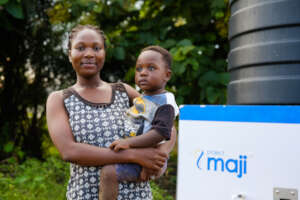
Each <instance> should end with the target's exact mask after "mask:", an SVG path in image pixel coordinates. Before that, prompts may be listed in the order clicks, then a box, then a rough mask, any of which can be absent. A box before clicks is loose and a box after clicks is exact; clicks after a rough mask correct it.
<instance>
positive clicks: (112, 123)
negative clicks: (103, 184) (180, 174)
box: [63, 83, 152, 200]
mask: <svg viewBox="0 0 300 200" xmlns="http://www.w3.org/2000/svg"><path fill="white" fill-rule="evenodd" d="M111 87H112V98H111V101H110V103H92V102H89V101H87V100H85V99H84V98H82V97H81V96H80V95H79V94H78V93H77V92H76V91H75V90H74V89H72V88H68V89H65V90H64V91H63V93H64V105H65V108H66V111H67V113H68V116H69V123H70V126H71V129H72V133H73V135H74V139H75V141H76V142H79V143H86V144H91V145H94V146H98V147H105V148H108V147H109V145H110V144H111V143H112V142H113V141H115V140H117V139H121V138H124V134H125V130H124V117H125V111H126V110H127V109H128V108H129V97H128V94H127V92H126V89H125V87H124V86H123V84H121V83H114V84H111ZM100 170H101V166H100V167H99V166H81V165H78V164H75V163H71V164H70V179H69V183H68V187H67V194H66V196H67V199H68V200H88V199H89V200H98V188H99V183H100ZM131 199H132V200H152V193H151V188H150V184H149V183H148V182H126V181H124V182H120V183H119V195H118V200H131Z"/></svg>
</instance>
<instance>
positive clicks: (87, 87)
mask: <svg viewBox="0 0 300 200" xmlns="http://www.w3.org/2000/svg"><path fill="white" fill-rule="evenodd" d="M68 47H69V60H70V62H71V64H72V66H73V69H74V71H75V72H76V76H77V80H76V83H75V84H74V85H73V86H71V87H70V88H68V89H65V90H63V91H56V92H53V93H51V94H50V95H49V97H48V100H47V124H48V129H49V133H50V137H51V139H52V141H53V143H54V145H55V146H56V147H57V149H58V151H59V152H60V154H61V156H62V159H63V160H65V161H68V162H71V165H70V169H71V170H70V180H69V184H68V188H67V199H93V200H97V199H98V185H99V174H100V173H99V169H100V170H101V166H103V165H107V164H115V163H137V164H140V165H141V166H143V167H144V168H149V169H152V171H153V173H159V172H160V170H161V168H162V167H163V165H164V163H165V161H166V159H167V154H168V153H169V152H170V151H171V149H172V147H173V145H174V142H175V140H174V138H175V137H174V134H175V132H174V131H173V132H172V136H171V138H172V139H171V141H170V142H167V143H165V144H163V145H161V146H160V147H158V148H141V149H127V150H123V151H120V152H117V153H116V152H114V151H112V150H110V149H109V148H107V147H108V146H109V145H110V144H111V142H113V141H114V140H116V139H119V138H122V137H123V135H124V126H123V122H124V118H123V113H124V111H125V110H126V109H127V108H128V107H129V104H130V102H131V101H132V99H133V98H135V97H137V96H139V93H138V92H136V91H135V90H134V89H133V88H131V87H130V86H129V85H127V84H122V83H115V84H110V83H107V82H105V81H103V80H101V78H100V72H101V69H102V67H103V65H104V61H105V48H106V46H105V37H104V34H103V32H102V31H101V30H100V29H98V28H97V27H94V26H90V25H86V26H81V25H79V26H77V27H75V28H74V29H73V30H72V32H71V34H70V36H69V45H68ZM97 166H100V168H99V167H97ZM147 171H151V170H147ZM151 175H152V174H147V175H145V176H143V177H141V178H142V180H148V179H149V177H150V176H151ZM118 199H152V195H151V190H150V186H149V183H148V182H122V183H120V184H119V196H118Z"/></svg>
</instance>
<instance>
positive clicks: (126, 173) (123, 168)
mask: <svg viewBox="0 0 300 200" xmlns="http://www.w3.org/2000/svg"><path fill="white" fill-rule="evenodd" d="M115 169H116V174H117V179H118V181H119V182H121V181H138V180H139V177H140V173H141V171H142V167H141V166H140V165H137V164H116V168H115Z"/></svg>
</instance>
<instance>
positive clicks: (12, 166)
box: [0, 157, 69, 200]
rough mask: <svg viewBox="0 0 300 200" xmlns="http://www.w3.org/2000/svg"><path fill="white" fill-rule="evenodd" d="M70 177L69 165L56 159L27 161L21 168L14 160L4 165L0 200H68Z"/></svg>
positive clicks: (0, 183) (1, 168)
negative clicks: (67, 190)
mask: <svg viewBox="0 0 300 200" xmlns="http://www.w3.org/2000/svg"><path fill="white" fill-rule="evenodd" d="M68 173H69V170H68V164H67V163H65V162H63V161H61V160H60V159H58V158H56V157H50V158H49V159H47V160H46V161H44V162H41V161H39V160H36V159H28V160H26V161H25V162H24V163H22V164H20V165H18V163H17V161H16V160H15V159H13V158H11V159H7V160H4V161H1V163H0V199H1V200H11V199H18V200H29V199H30V200H32V199H39V200H46V199H47V200H49V199H55V200H60V199H66V198H65V193H66V185H67V180H68Z"/></svg>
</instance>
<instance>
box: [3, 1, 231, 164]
mask: <svg viewBox="0 0 300 200" xmlns="http://www.w3.org/2000/svg"><path fill="white" fill-rule="evenodd" d="M227 4H228V0H225V1H224V0H201V1H181V0H166V1H157V0H145V1H139V0H111V1H95V0H88V1H83V0H56V1H51V0H37V1H35V2H32V1H20V0H0V27H1V28H2V29H1V32H0V38H1V46H0V96H1V97H4V98H0V133H1V141H0V160H2V159H4V158H7V157H9V156H15V157H18V159H21V160H23V159H25V158H26V157H27V156H29V157H36V158H40V159H41V158H43V155H52V154H57V152H56V151H55V150H54V149H53V148H52V150H51V148H50V150H49V148H47V147H49V143H50V142H49V141H48V142H44V141H46V139H45V138H48V139H49V137H48V136H47V127H46V126H45V124H46V120H45V106H44V105H45V101H46V98H47V95H48V93H49V92H50V91H53V90H57V89H61V88H64V87H67V86H70V85H71V84H72V83H74V81H75V74H74V72H73V70H72V68H71V65H70V64H69V62H68V57H67V51H66V49H65V46H64V45H65V41H66V39H67V34H66V33H67V32H69V31H70V29H71V28H72V27H74V26H75V25H76V24H78V23H81V24H86V23H90V24H94V25H99V26H100V27H101V29H102V30H104V32H105V33H106V35H107V37H108V41H109V44H108V49H107V57H106V62H105V66H104V69H103V71H102V72H101V77H102V78H103V79H104V80H106V81H109V82H114V81H118V80H122V81H126V82H127V83H129V84H131V85H133V86H134V78H133V77H134V72H135V70H134V66H135V61H136V58H137V56H138V55H139V53H140V50H141V49H142V48H144V47H146V46H148V45H161V46H163V47H165V48H166V49H168V50H169V51H170V52H171V54H172V55H173V58H174V62H173V66H172V68H173V75H172V79H171V80H170V81H169V83H168V85H167V89H168V90H171V91H172V92H174V93H175V96H176V100H177V103H178V104H224V103H226V85H227V83H228V79H229V78H228V74H227V72H226V66H227V63H226V57H227V52H228V44H227V37H226V36H227V21H228V16H229V15H228V10H227V7H226V6H227ZM45 11H46V12H45ZM199 13H200V14H199Z"/></svg>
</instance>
